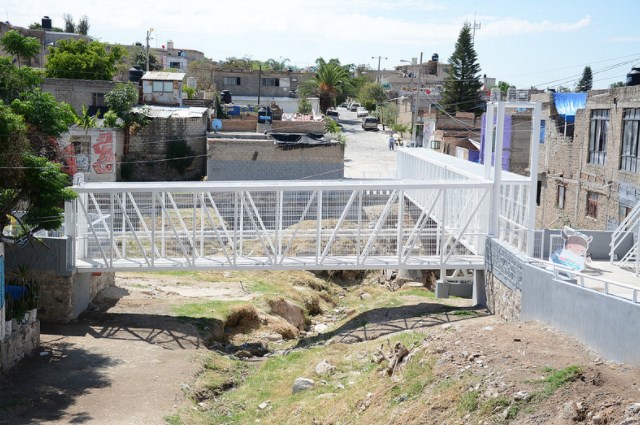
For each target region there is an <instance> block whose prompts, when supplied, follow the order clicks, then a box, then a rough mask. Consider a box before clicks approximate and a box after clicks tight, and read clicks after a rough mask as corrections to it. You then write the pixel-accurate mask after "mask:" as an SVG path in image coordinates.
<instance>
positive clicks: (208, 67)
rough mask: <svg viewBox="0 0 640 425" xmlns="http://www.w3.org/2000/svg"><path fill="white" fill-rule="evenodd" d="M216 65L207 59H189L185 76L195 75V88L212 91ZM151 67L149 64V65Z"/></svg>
mask: <svg viewBox="0 0 640 425" xmlns="http://www.w3.org/2000/svg"><path fill="white" fill-rule="evenodd" d="M215 67H216V65H215V64H214V63H213V62H212V61H211V60H209V59H204V60H199V61H189V64H188V65H187V78H188V77H195V79H196V84H197V85H196V89H198V90H202V91H213V90H214V86H215V85H214V83H213V74H214V70H215ZM149 69H151V66H149Z"/></svg>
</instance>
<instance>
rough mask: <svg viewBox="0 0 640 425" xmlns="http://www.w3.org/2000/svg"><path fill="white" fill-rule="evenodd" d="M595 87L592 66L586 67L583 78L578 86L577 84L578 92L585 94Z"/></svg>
mask: <svg viewBox="0 0 640 425" xmlns="http://www.w3.org/2000/svg"><path fill="white" fill-rule="evenodd" d="M592 87H593V73H592V72H591V67H590V66H585V67H584V70H583V71H582V77H581V78H580V80H578V84H576V91H577V92H585V91H589V90H591V88H592Z"/></svg>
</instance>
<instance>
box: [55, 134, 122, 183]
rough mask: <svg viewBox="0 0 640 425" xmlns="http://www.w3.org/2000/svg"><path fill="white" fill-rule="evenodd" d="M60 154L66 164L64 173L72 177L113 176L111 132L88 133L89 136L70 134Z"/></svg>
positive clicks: (112, 140) (113, 152)
mask: <svg viewBox="0 0 640 425" xmlns="http://www.w3.org/2000/svg"><path fill="white" fill-rule="evenodd" d="M62 144H63V145H64V144H66V146H64V148H63V149H62V154H63V156H64V160H65V163H66V166H65V171H66V172H67V173H68V174H70V175H74V174H76V173H87V174H96V175H103V174H115V162H116V157H115V143H114V132H113V131H104V130H100V131H90V132H89V134H82V135H79V134H71V135H70V136H69V139H68V140H63V141H62Z"/></svg>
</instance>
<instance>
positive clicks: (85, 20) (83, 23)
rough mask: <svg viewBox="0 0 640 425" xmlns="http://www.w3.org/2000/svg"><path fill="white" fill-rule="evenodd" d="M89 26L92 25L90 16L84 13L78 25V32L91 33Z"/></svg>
mask: <svg viewBox="0 0 640 425" xmlns="http://www.w3.org/2000/svg"><path fill="white" fill-rule="evenodd" d="M89 27H90V25H89V17H88V16H87V15H84V16H83V17H82V18H80V20H79V21H78V26H77V27H76V31H77V32H78V34H80V35H85V36H86V35H87V34H89Z"/></svg>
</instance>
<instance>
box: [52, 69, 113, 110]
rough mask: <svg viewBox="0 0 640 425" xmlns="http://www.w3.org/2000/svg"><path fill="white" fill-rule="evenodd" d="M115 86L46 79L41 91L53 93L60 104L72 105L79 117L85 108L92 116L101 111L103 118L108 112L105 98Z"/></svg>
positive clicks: (68, 79)
mask: <svg viewBox="0 0 640 425" xmlns="http://www.w3.org/2000/svg"><path fill="white" fill-rule="evenodd" d="M115 86H116V82H115V81H104V80H76V79H70V78H45V79H44V80H43V81H42V84H41V85H40V89H41V90H42V91H43V92H46V93H51V94H52V95H53V96H54V97H55V98H56V100H57V101H58V102H66V103H68V104H69V105H71V107H72V108H73V110H74V111H75V112H76V114H78V115H81V114H82V107H83V106H85V107H86V108H87V112H88V113H89V115H90V116H93V115H95V114H96V112H98V111H99V112H100V116H101V117H102V116H104V113H105V112H107V110H108V108H107V106H106V103H105V100H104V96H105V94H107V93H109V92H110V91H111V90H113V88H114V87H115Z"/></svg>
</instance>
